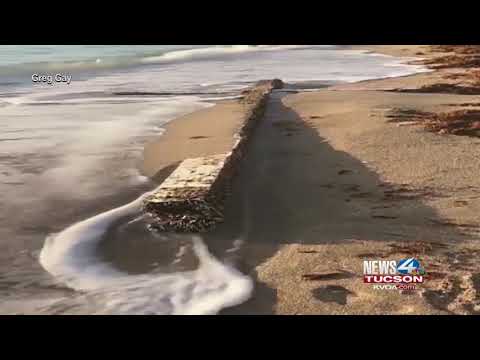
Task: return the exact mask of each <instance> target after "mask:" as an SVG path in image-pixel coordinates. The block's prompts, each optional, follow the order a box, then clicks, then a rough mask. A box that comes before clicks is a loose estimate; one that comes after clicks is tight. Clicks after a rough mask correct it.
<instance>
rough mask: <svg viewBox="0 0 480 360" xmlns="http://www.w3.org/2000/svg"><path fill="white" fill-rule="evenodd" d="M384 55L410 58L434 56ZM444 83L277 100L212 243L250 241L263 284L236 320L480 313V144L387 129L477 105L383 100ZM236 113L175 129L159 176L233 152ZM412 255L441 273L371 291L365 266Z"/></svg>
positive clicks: (457, 99)
mask: <svg viewBox="0 0 480 360" xmlns="http://www.w3.org/2000/svg"><path fill="white" fill-rule="evenodd" d="M374 50H375V51H381V52H384V53H388V54H392V55H406V56H412V55H415V54H417V53H419V52H422V53H424V52H425V51H426V47H422V46H420V47H418V46H408V45H405V46H398V47H396V46H382V47H379V48H376V47H375V48H374ZM437 76H439V75H438V73H431V74H420V75H414V76H410V77H402V78H397V79H387V80H377V81H369V82H363V83H362V84H353V85H349V86H337V87H334V88H329V89H324V90H321V91H318V92H309V93H299V94H295V95H287V96H285V94H282V93H276V94H274V95H273V96H272V99H271V100H270V103H269V105H268V107H267V113H266V115H265V118H264V121H263V122H262V123H261V124H260V125H259V128H258V129H257V131H256V133H255V135H254V137H253V140H252V144H251V147H250V149H249V152H248V154H247V159H246V161H245V162H244V165H243V167H242V169H241V171H240V176H239V177H238V179H237V180H236V183H235V184H234V188H233V194H232V196H231V198H230V200H229V201H228V203H227V208H226V221H225V223H224V224H222V225H221V226H220V227H219V228H218V229H217V230H216V231H214V232H213V233H211V234H209V235H207V236H206V238H207V241H208V242H209V245H210V246H211V247H212V248H214V249H216V250H215V251H219V252H221V251H222V250H221V248H222V246H225V247H228V245H222V244H223V243H226V242H228V240H230V239H233V238H235V237H236V236H241V237H242V239H243V240H244V241H245V245H244V246H243V248H242V249H241V250H240V252H239V254H238V258H239V259H237V261H238V264H239V267H240V268H241V270H242V271H245V272H248V273H249V274H250V275H251V276H252V277H254V278H255V279H256V280H257V286H256V291H255V294H254V296H253V298H252V299H251V300H250V301H248V302H246V303H245V304H243V305H241V306H239V307H237V308H234V309H230V310H228V311H225V313H234V314H246V313H247V314H248V313H252V314H265V313H274V314H452V313H453V314H472V313H480V266H479V265H477V263H476V256H477V254H479V253H480V246H479V244H478V242H477V240H478V238H479V235H480V228H479V224H480V211H479V210H480V195H478V194H479V190H480V176H479V175H480V174H479V172H480V139H478V138H469V137H459V136H450V135H444V136H442V135H438V134H433V133H427V132H425V131H424V130H423V129H421V128H420V127H418V126H398V124H395V123H391V122H389V120H391V119H390V118H389V115H390V114H391V110H392V109H395V108H403V109H416V110H421V111H435V112H436V111H443V110H446V109H451V108H452V107H453V106H452V105H453V104H461V103H468V102H474V101H477V102H478V97H475V96H466V95H451V94H415V93H397V92H389V91H384V85H385V83H386V82H387V85H388V82H390V83H394V87H395V88H398V87H402V86H405V87H408V86H411V85H412V83H414V84H416V85H415V86H422V84H424V83H425V82H435V81H438V79H437V78H436V77H437ZM366 84H367V85H368V86H367V88H365V87H364V85H366ZM455 108H457V107H455ZM232 110H233V112H232ZM237 111H239V113H241V106H240V105H239V104H236V105H235V102H232V103H228V104H224V105H217V106H216V107H214V108H210V109H206V110H202V111H201V112H198V113H195V114H192V115H188V116H186V117H184V118H183V119H180V121H179V120H176V121H175V122H172V123H171V125H169V127H168V129H167V132H166V134H165V135H164V137H162V138H161V139H160V140H159V141H158V142H156V143H154V144H152V145H150V147H147V150H146V171H147V173H148V174H150V175H153V174H155V173H156V172H158V171H159V170H160V169H161V168H162V167H163V166H165V165H169V164H171V163H174V162H175V161H179V160H182V159H183V158H184V157H190V156H198V155H209V154H211V153H217V152H222V151H224V148H225V147H228V146H229V144H231V142H232V139H231V136H232V134H233V133H234V132H235V129H236V128H237V127H238V125H239V122H238V121H239V120H240V118H241V117H237V116H236V115H234V114H239V113H237ZM207 119H208V123H209V124H212V120H213V122H214V124H215V125H209V126H207ZM217 119H218V120H217ZM220 119H222V120H221V121H220ZM192 136H208V138H204V139H199V140H192V139H191V137H192ZM167 154H168V155H167ZM411 256H415V257H417V258H419V259H420V261H421V262H422V265H423V266H424V267H425V269H426V271H427V273H428V274H429V276H430V278H429V279H428V280H427V282H426V284H424V285H422V286H421V289H420V290H417V291H414V292H412V293H399V292H398V291H379V290H373V289H372V287H371V286H369V285H366V284H364V283H363V279H362V275H363V268H362V261H363V260H380V259H385V260H400V259H401V258H405V257H411Z"/></svg>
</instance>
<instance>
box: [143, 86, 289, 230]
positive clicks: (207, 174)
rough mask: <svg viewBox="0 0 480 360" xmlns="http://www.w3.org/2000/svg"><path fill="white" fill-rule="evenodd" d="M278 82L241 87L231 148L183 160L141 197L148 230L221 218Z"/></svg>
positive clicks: (211, 223) (192, 226)
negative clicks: (240, 112)
mask: <svg viewBox="0 0 480 360" xmlns="http://www.w3.org/2000/svg"><path fill="white" fill-rule="evenodd" d="M282 86H283V83H282V82H281V80H272V81H261V82H259V83H258V84H257V85H256V86H254V87H252V88H250V89H248V90H246V91H244V92H243V93H242V95H243V97H242V99H240V101H241V102H242V103H243V104H245V106H246V108H245V119H244V122H243V125H242V127H241V129H240V131H239V132H238V134H236V139H237V140H236V142H235V144H234V145H233V148H232V150H231V151H230V152H229V153H226V154H218V155H213V156H207V157H202V158H195V159H186V160H184V161H183V162H182V163H181V164H180V165H179V166H178V168H177V169H176V170H175V171H174V172H173V173H172V174H171V175H170V176H169V177H168V178H167V179H166V180H165V181H164V182H163V183H162V185H161V186H160V187H159V189H158V191H157V192H156V193H155V194H153V195H151V196H149V197H147V198H146V199H145V202H144V209H145V211H146V212H147V213H148V214H149V215H150V220H151V221H150V224H149V226H150V228H151V229H152V230H157V231H166V232H183V233H184V232H187V233H196V232H205V231H208V230H211V229H212V228H213V227H215V225H216V224H218V223H220V222H222V221H223V218H224V215H223V210H224V205H223V204H224V201H225V197H226V193H227V189H228V187H229V185H230V182H231V180H232V178H233V176H234V175H235V172H236V170H237V169H238V165H239V162H240V161H241V160H242V158H243V157H244V154H245V150H246V145H247V143H248V141H249V139H250V137H251V136H250V135H251V134H252V132H253V129H254V127H255V125H256V124H257V123H258V121H259V120H260V119H261V118H262V116H263V114H264V111H265V107H266V104H267V101H268V96H269V94H270V92H271V91H272V90H273V89H278V88H281V87H282Z"/></svg>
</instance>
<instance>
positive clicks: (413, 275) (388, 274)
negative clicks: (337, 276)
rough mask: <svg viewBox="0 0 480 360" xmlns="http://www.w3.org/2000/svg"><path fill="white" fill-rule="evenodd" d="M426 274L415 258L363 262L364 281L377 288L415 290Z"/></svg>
mask: <svg viewBox="0 0 480 360" xmlns="http://www.w3.org/2000/svg"><path fill="white" fill-rule="evenodd" d="M425 274H426V273H425V269H424V268H423V267H422V266H421V264H420V261H418V260H417V259H415V258H408V259H402V260H400V261H395V260H365V261H364V262H363V282H365V283H367V284H373V288H374V289H376V290H415V289H416V285H417V284H422V283H423V282H424V281H425Z"/></svg>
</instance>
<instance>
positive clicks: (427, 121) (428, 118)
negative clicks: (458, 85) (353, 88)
mask: <svg viewBox="0 0 480 360" xmlns="http://www.w3.org/2000/svg"><path fill="white" fill-rule="evenodd" d="M386 116H387V118H390V120H389V122H395V123H397V124H398V125H402V124H407V123H408V124H409V125H422V126H424V128H425V130H427V131H430V132H434V133H438V134H452V135H462V136H473V137H480V110H473V109H469V110H457V111H450V112H442V113H430V112H422V111H417V110H414V109H393V110H392V111H390V112H389V113H388V114H387V115H386ZM406 119H408V121H405V120H406Z"/></svg>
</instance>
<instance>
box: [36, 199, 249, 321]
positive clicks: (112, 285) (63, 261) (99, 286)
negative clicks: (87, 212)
mask: <svg viewBox="0 0 480 360" xmlns="http://www.w3.org/2000/svg"><path fill="white" fill-rule="evenodd" d="M155 191H156V190H154V191H152V192H147V193H145V194H143V195H141V196H140V197H139V198H137V199H136V200H134V201H132V202H130V203H128V204H126V205H123V206H120V207H118V208H114V209H112V210H109V211H106V212H104V213H101V214H99V215H96V216H93V217H91V218H88V219H86V220H83V221H80V222H78V223H76V224H73V225H71V226H69V227H68V228H66V229H65V230H63V231H61V232H60V233H57V234H52V235H50V236H48V237H47V238H46V240H45V243H44V245H43V248H42V250H41V252H40V258H39V261H40V264H41V265H42V267H43V268H44V269H45V270H46V271H47V272H49V273H50V274H51V275H53V276H54V277H55V278H56V279H57V280H59V281H61V282H63V283H64V284H65V285H67V286H68V287H70V288H72V289H74V290H79V291H85V292H87V293H94V294H99V295H102V294H103V295H105V299H106V301H105V302H103V303H102V306H101V309H98V311H96V313H104V314H105V313H111V314H172V315H173V314H184V315H186V314H199V315H201V314H216V313H218V312H219V311H220V310H221V309H223V308H226V307H231V306H235V305H238V304H241V303H242V302H244V301H246V300H247V299H248V298H250V296H251V293H252V291H253V281H252V279H251V278H249V277H248V276H246V275H243V274H242V273H240V272H239V271H238V270H236V269H235V268H233V267H231V266H228V265H226V264H224V263H222V262H221V261H219V260H218V259H216V258H215V257H214V256H213V255H212V254H210V252H209V251H208V248H207V246H206V245H205V243H204V242H203V239H202V238H201V237H200V236H196V235H192V243H193V250H194V252H195V254H196V256H197V257H198V260H199V266H198V268H197V269H196V270H193V271H185V272H177V273H173V274H160V275H158V274H155V275H154V274H142V275H129V274H127V273H124V272H122V271H119V270H118V269H116V268H114V267H113V266H112V265H111V264H109V263H106V262H102V261H101V260H100V259H98V257H97V255H96V249H97V246H98V244H99V243H100V242H101V241H102V239H103V235H104V234H105V233H106V231H107V230H108V228H109V226H110V225H111V224H112V223H114V222H116V221H119V220H121V219H123V218H125V217H129V216H135V215H139V214H141V213H142V203H143V200H144V199H145V197H147V196H148V195H150V194H152V193H153V192H155Z"/></svg>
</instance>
